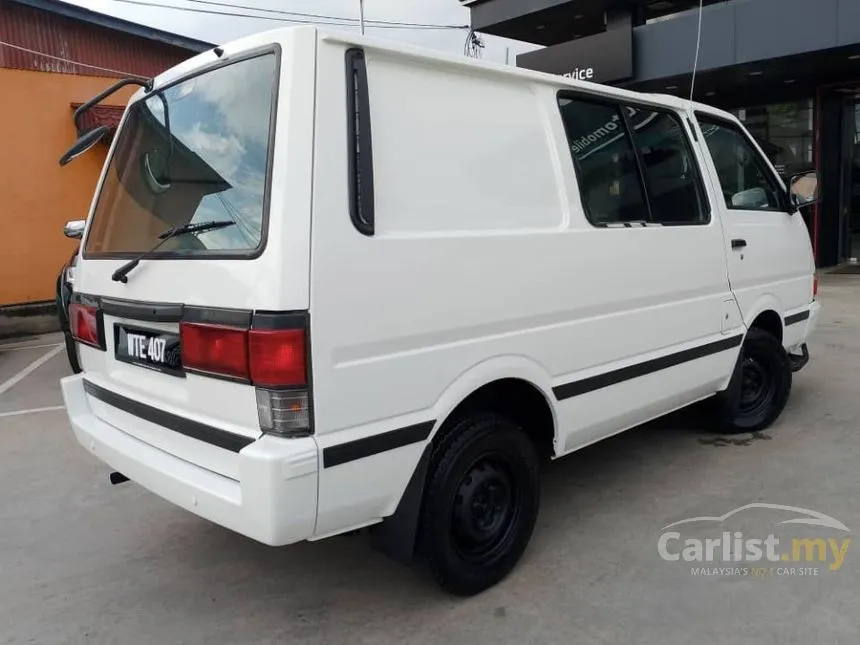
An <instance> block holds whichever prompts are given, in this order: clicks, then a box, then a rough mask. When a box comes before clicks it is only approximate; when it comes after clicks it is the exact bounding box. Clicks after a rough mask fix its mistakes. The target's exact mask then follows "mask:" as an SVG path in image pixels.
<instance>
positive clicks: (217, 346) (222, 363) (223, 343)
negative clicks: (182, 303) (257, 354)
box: [179, 323, 250, 381]
mask: <svg viewBox="0 0 860 645" xmlns="http://www.w3.org/2000/svg"><path fill="white" fill-rule="evenodd" d="M179 338H180V343H181V346H182V365H183V367H185V368H186V369H190V370H196V371H199V372H207V373H209V374H217V375H219V376H227V377H230V378H235V379H239V380H242V381H247V380H249V378H250V377H249V373H248V331H247V330H246V329H239V328H236V327H226V326H223V325H203V324H198V323H182V324H181V325H180V326H179Z"/></svg>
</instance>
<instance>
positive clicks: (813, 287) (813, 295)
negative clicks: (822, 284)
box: [812, 273, 818, 300]
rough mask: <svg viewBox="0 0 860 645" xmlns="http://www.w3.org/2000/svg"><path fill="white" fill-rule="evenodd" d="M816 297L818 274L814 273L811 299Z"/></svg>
mask: <svg viewBox="0 0 860 645" xmlns="http://www.w3.org/2000/svg"><path fill="white" fill-rule="evenodd" d="M817 297H818V274H817V273H816V274H815V277H813V278H812V299H813V300H815V299H816V298H817Z"/></svg>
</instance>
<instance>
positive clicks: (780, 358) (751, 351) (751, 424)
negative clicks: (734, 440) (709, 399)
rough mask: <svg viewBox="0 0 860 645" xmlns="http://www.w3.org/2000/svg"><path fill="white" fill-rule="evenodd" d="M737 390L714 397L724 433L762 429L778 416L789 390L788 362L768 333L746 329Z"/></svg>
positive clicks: (783, 351)
mask: <svg viewBox="0 0 860 645" xmlns="http://www.w3.org/2000/svg"><path fill="white" fill-rule="evenodd" d="M740 369H741V375H740V379H741V382H740V388H739V389H740V391H739V393H738V396H737V397H736V398H735V399H734V400H733V401H729V400H728V398H727V397H725V396H719V395H718V396H717V399H716V401H717V403H718V410H719V414H720V417H721V418H720V420H721V428H720V430H721V431H722V432H724V433H726V434H738V433H742V432H757V431H759V430H764V429H765V428H767V427H768V426H770V425H771V424H772V423H773V422H774V421H776V420H777V419H778V418H779V415H780V414H782V411H783V410H784V409H785V404H786V403H787V402H788V396H789V394H790V393H791V361H790V360H789V358H788V353H787V352H786V351H785V348H783V346H782V343H780V342H779V340H777V339H776V338H775V337H774V336H772V335H771V334H769V333H768V332H766V331H764V330H762V329H757V328H753V329H750V330H749V332H747V336H746V339H745V340H744V344H743V347H742V348H741V358H740Z"/></svg>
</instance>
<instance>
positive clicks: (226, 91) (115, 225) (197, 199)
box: [85, 53, 277, 257]
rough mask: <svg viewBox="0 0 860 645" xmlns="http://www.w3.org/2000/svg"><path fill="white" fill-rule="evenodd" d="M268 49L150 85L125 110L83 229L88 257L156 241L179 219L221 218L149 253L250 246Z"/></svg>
mask: <svg viewBox="0 0 860 645" xmlns="http://www.w3.org/2000/svg"><path fill="white" fill-rule="evenodd" d="M276 69H277V59H276V55H275V54H274V53H268V54H263V55H257V56H255V57H253V58H248V59H245V60H240V61H237V62H235V63H231V64H228V65H225V66H223V67H218V68H216V69H213V70H211V71H208V72H204V73H203V74H200V75H197V76H194V77H191V78H188V79H187V80H184V81H181V82H179V83H176V84H174V85H171V86H170V87H168V88H166V89H164V90H160V91H158V92H154V93H153V94H152V95H150V96H148V97H147V98H146V99H144V100H140V101H138V102H136V103H135V104H134V105H133V106H132V107H131V108H130V109H129V112H128V116H127V118H126V121H125V124H124V126H123V127H122V129H121V131H120V133H119V135H118V136H119V138H118V140H117V142H116V146H115V150H114V154H113V156H112V158H111V161H110V164H109V166H108V169H107V174H106V176H105V180H104V183H103V186H102V189H101V194H100V195H99V198H98V202H97V205H96V209H95V212H94V214H93V221H92V224H91V226H90V230H89V233H88V235H87V240H86V246H85V253H86V254H87V255H88V256H93V255H95V256H99V255H102V256H116V255H123V254H132V253H139V252H142V251H145V250H147V249H149V248H151V247H153V246H155V245H156V244H157V243H158V241H159V237H158V236H159V235H160V234H161V233H163V232H164V231H166V230H168V229H170V228H172V227H175V226H182V225H184V224H188V223H203V222H213V221H215V222H221V221H228V222H231V224H230V225H229V226H226V227H223V228H218V229H216V230H212V231H206V232H201V233H198V234H193V235H182V236H177V237H175V238H172V239H170V240H168V241H167V242H166V243H165V244H163V245H162V246H161V247H160V249H159V250H158V251H157V252H156V253H155V254H153V255H154V257H157V256H159V255H160V256H162V257H163V256H165V255H167V256H170V257H177V256H186V255H190V256H195V257H197V256H200V255H204V256H205V255H239V256H242V255H251V254H253V253H254V252H255V251H256V250H258V249H260V248H262V245H263V240H264V237H265V226H266V219H267V218H266V211H267V208H268V204H267V200H268V189H267V186H268V179H269V177H268V169H269V159H270V157H271V154H272V151H271V150H270V146H271V144H270V139H271V137H270V133H271V131H272V127H273V97H274V96H275V84H276Z"/></svg>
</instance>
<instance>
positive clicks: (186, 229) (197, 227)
mask: <svg viewBox="0 0 860 645" xmlns="http://www.w3.org/2000/svg"><path fill="white" fill-rule="evenodd" d="M235 224H236V222H229V221H226V220H223V221H220V222H200V223H198V224H192V223H190V222H189V223H188V224H183V225H182V226H175V227H173V228H169V229H167V230H166V231H164V232H163V233H161V234H159V236H158V244H156V245H155V246H153V247H152V248H151V249H148V250H146V251H144V252H143V253H141V254H140V255H138V256H137V257H136V258H134V259H133V260H129V261H128V262H126V263H125V264H123V265H122V266H121V267H120V268H118V269H117V270H116V271H114V272H113V275H112V276H111V277H110V278H111V280H113V281H114V282H122V283H123V284H125V283H126V282H128V277H127V276H128V274H129V273H131V271H132V270H133V269H134V267H136V266H137V265H138V264H140V261H141V260H143V259H145V258H146V257H147V256H148V255H150V254H151V253H152V252H154V251H156V250H157V249H158V248H159V247H160V246H161V245H162V244H164V243H165V242H166V241H167V240H169V239H170V238H172V237H178V236H180V235H189V234H191V233H202V232H203V231H214V230H215V229H218V228H225V227H227V226H233V225H235Z"/></svg>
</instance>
